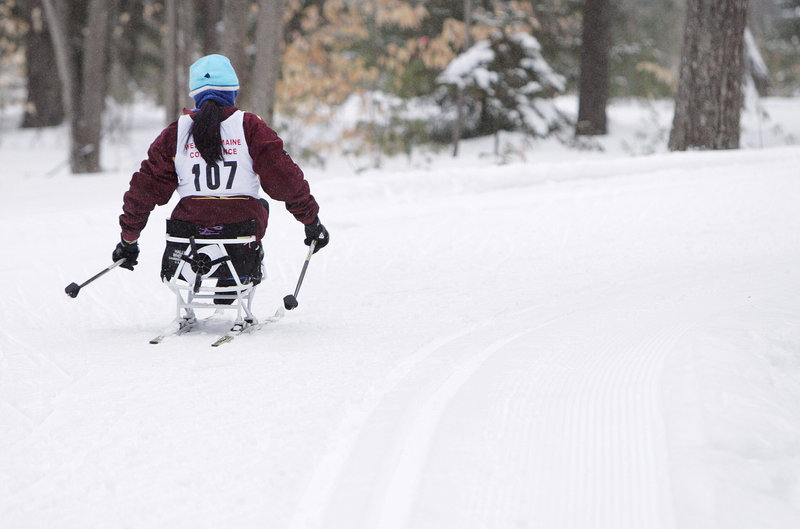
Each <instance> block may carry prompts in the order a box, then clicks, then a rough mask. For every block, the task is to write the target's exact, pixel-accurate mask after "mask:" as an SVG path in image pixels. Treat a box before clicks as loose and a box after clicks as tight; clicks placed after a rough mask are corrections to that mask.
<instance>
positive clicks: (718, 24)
mask: <svg viewBox="0 0 800 529" xmlns="http://www.w3.org/2000/svg"><path fill="white" fill-rule="evenodd" d="M746 20H747V0H689V4H688V10H687V14H686V29H685V34H684V41H683V53H682V56H681V71H680V79H679V81H678V93H677V96H676V99H675V116H674V118H673V122H672V132H671V133H670V138H669V148H670V150H673V151H675V150H686V149H689V148H699V149H736V148H738V147H739V135H740V123H739V121H740V116H741V110H742V103H743V99H744V95H743V90H742V77H743V74H744V66H745V61H744V29H745V24H746Z"/></svg>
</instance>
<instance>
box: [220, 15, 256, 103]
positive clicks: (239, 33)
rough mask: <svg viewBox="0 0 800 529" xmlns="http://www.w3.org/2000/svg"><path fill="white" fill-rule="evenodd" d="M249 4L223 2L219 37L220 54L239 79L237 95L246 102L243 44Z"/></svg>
mask: <svg viewBox="0 0 800 529" xmlns="http://www.w3.org/2000/svg"><path fill="white" fill-rule="evenodd" d="M249 4H250V2H246V1H244V0H223V8H224V10H223V15H222V25H223V32H222V36H221V39H220V40H221V44H222V54H223V55H225V56H226V57H227V58H228V59H230V61H231V65H232V66H233V69H234V70H235V71H236V76H237V77H238V78H239V86H240V87H241V88H242V89H241V90H240V91H239V93H240V95H244V101H247V98H248V94H247V88H246V87H248V86H249V85H248V81H249V75H248V72H249V68H248V64H247V55H246V54H245V43H246V42H247V13H248V9H249V7H250V6H249Z"/></svg>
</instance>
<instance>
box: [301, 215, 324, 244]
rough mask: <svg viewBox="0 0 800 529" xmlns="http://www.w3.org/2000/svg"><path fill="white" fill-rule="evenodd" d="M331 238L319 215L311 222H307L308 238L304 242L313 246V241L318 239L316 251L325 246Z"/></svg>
mask: <svg viewBox="0 0 800 529" xmlns="http://www.w3.org/2000/svg"><path fill="white" fill-rule="evenodd" d="M329 240H330V235H328V230H326V229H325V226H323V225H322V223H321V222H320V221H319V217H317V218H315V219H314V222H312V223H311V224H306V240H305V241H303V242H304V243H305V244H306V246H311V241H317V245H316V246H314V253H317V252H318V251H320V250H321V249H322V248H324V247H325V245H326V244H328V241H329Z"/></svg>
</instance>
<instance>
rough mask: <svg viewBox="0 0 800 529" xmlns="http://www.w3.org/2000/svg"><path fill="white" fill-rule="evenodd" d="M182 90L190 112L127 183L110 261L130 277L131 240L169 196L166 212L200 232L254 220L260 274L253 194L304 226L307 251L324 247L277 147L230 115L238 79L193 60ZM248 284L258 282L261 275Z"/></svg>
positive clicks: (273, 137)
mask: <svg viewBox="0 0 800 529" xmlns="http://www.w3.org/2000/svg"><path fill="white" fill-rule="evenodd" d="M189 89H190V92H189V95H190V96H192V97H193V98H194V101H195V105H196V108H195V109H194V110H192V111H187V110H184V114H183V115H182V116H181V117H180V118H178V120H176V121H174V122H173V123H171V124H170V125H169V126H168V127H167V128H166V129H164V130H163V131H162V132H161V134H160V135H159V136H158V137H157V138H156V139H155V141H154V142H153V144H152V145H151V146H150V149H149V151H148V155H147V159H146V160H144V161H143V162H142V164H141V167H140V169H139V170H138V171H137V172H135V173H134V174H133V177H132V178H131V182H130V188H129V189H128V191H127V192H126V193H125V195H124V197H123V206H122V215H120V217H119V223H120V226H121V228H122V233H121V237H120V239H121V240H120V242H119V243H118V244H117V246H116V248H115V249H114V252H113V254H112V257H111V258H112V260H114V261H118V260H120V259H125V262H124V263H122V264H121V265H120V266H121V267H123V268H127V269H128V270H133V267H134V266H135V265H136V264H138V261H137V258H138V256H139V245H138V243H137V240H138V238H139V234H140V233H141V231H142V230H143V229H144V227H145V224H147V219H148V217H149V215H150V212H151V211H152V210H153V209H154V208H155V206H156V205H164V204H166V203H167V202H168V201H169V199H170V197H171V196H172V194H173V193H174V192H175V190H178V193H179V194H180V196H181V199H180V201H179V202H178V204H177V205H176V206H175V209H174V210H173V211H172V215H171V219H172V220H174V221H185V222H188V223H191V224H193V225H198V226H203V227H217V226H220V225H230V224H236V223H241V222H243V221H250V223H251V224H252V223H253V221H255V232H256V233H255V236H256V240H257V242H256V248H254V249H253V250H254V252H256V253H255V255H256V259H257V261H258V268H259V270H260V266H261V260H262V258H263V249H262V248H261V239H262V238H263V237H264V233H265V231H266V229H267V220H268V216H269V210H268V208H267V202H266V201H265V200H263V199H259V189H263V190H264V192H265V193H266V194H267V195H268V196H269V197H270V198H273V199H275V200H279V201H282V202H285V205H286V209H287V210H289V212H290V213H292V215H294V217H295V218H296V219H297V220H298V221H300V222H301V223H303V224H304V225H305V235H306V238H305V244H306V245H309V246H310V245H311V243H312V241H316V246H315V248H314V252H316V251H318V250H320V249H321V248H323V247H324V246H325V245H327V244H328V241H329V235H328V231H327V230H326V229H325V227H324V226H323V225H322V224H321V223H320V220H319V216H318V212H319V205H318V204H317V202H316V200H315V199H314V197H313V196H312V195H311V193H310V189H309V185H308V182H307V181H306V179H305V177H304V175H303V172H302V170H301V169H300V168H299V167H298V166H297V165H296V164H295V163H294V161H293V160H292V158H291V157H290V156H289V154H288V153H287V152H286V151H285V150H284V149H283V141H282V140H281V138H279V137H278V135H277V133H276V132H275V131H274V130H272V129H271V128H270V127H268V126H267V124H266V123H265V122H264V121H263V120H262V119H261V118H260V117H259V116H257V115H256V114H252V113H249V112H243V111H241V110H239V109H238V108H236V106H235V100H236V96H237V94H238V90H239V79H238V77H237V76H236V72H235V71H234V69H233V66H231V63H230V61H229V60H228V59H227V58H226V57H224V56H222V55H208V56H206V57H202V58H201V59H199V60H198V61H196V62H195V63H194V64H192V66H191V67H190V68H189ZM166 257H167V256H166V254H165V262H166V260H167V259H166ZM164 274H165V271H164V269H163V267H162V277H163V276H164ZM255 279H256V280H257V281H258V280H260V279H261V278H260V273H259V274H258V277H256V278H255Z"/></svg>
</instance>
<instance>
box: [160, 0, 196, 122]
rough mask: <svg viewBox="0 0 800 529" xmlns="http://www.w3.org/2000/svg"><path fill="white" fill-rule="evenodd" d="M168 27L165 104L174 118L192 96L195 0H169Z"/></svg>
mask: <svg viewBox="0 0 800 529" xmlns="http://www.w3.org/2000/svg"><path fill="white" fill-rule="evenodd" d="M164 7H165V9H166V28H165V29H166V31H165V35H164V107H165V110H166V121H167V122H168V123H170V122H172V121H174V120H175V119H176V118H177V117H178V115H179V114H180V112H181V110H182V109H183V108H184V107H185V106H186V104H187V103H189V102H190V101H191V99H189V95H188V94H189V82H188V75H189V74H188V71H189V64H190V63H191V59H192V58H191V50H192V44H193V38H192V30H193V25H192V23H191V17H188V16H182V15H181V14H182V13H191V12H192V10H193V6H192V0H166V3H165V6H164Z"/></svg>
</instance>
